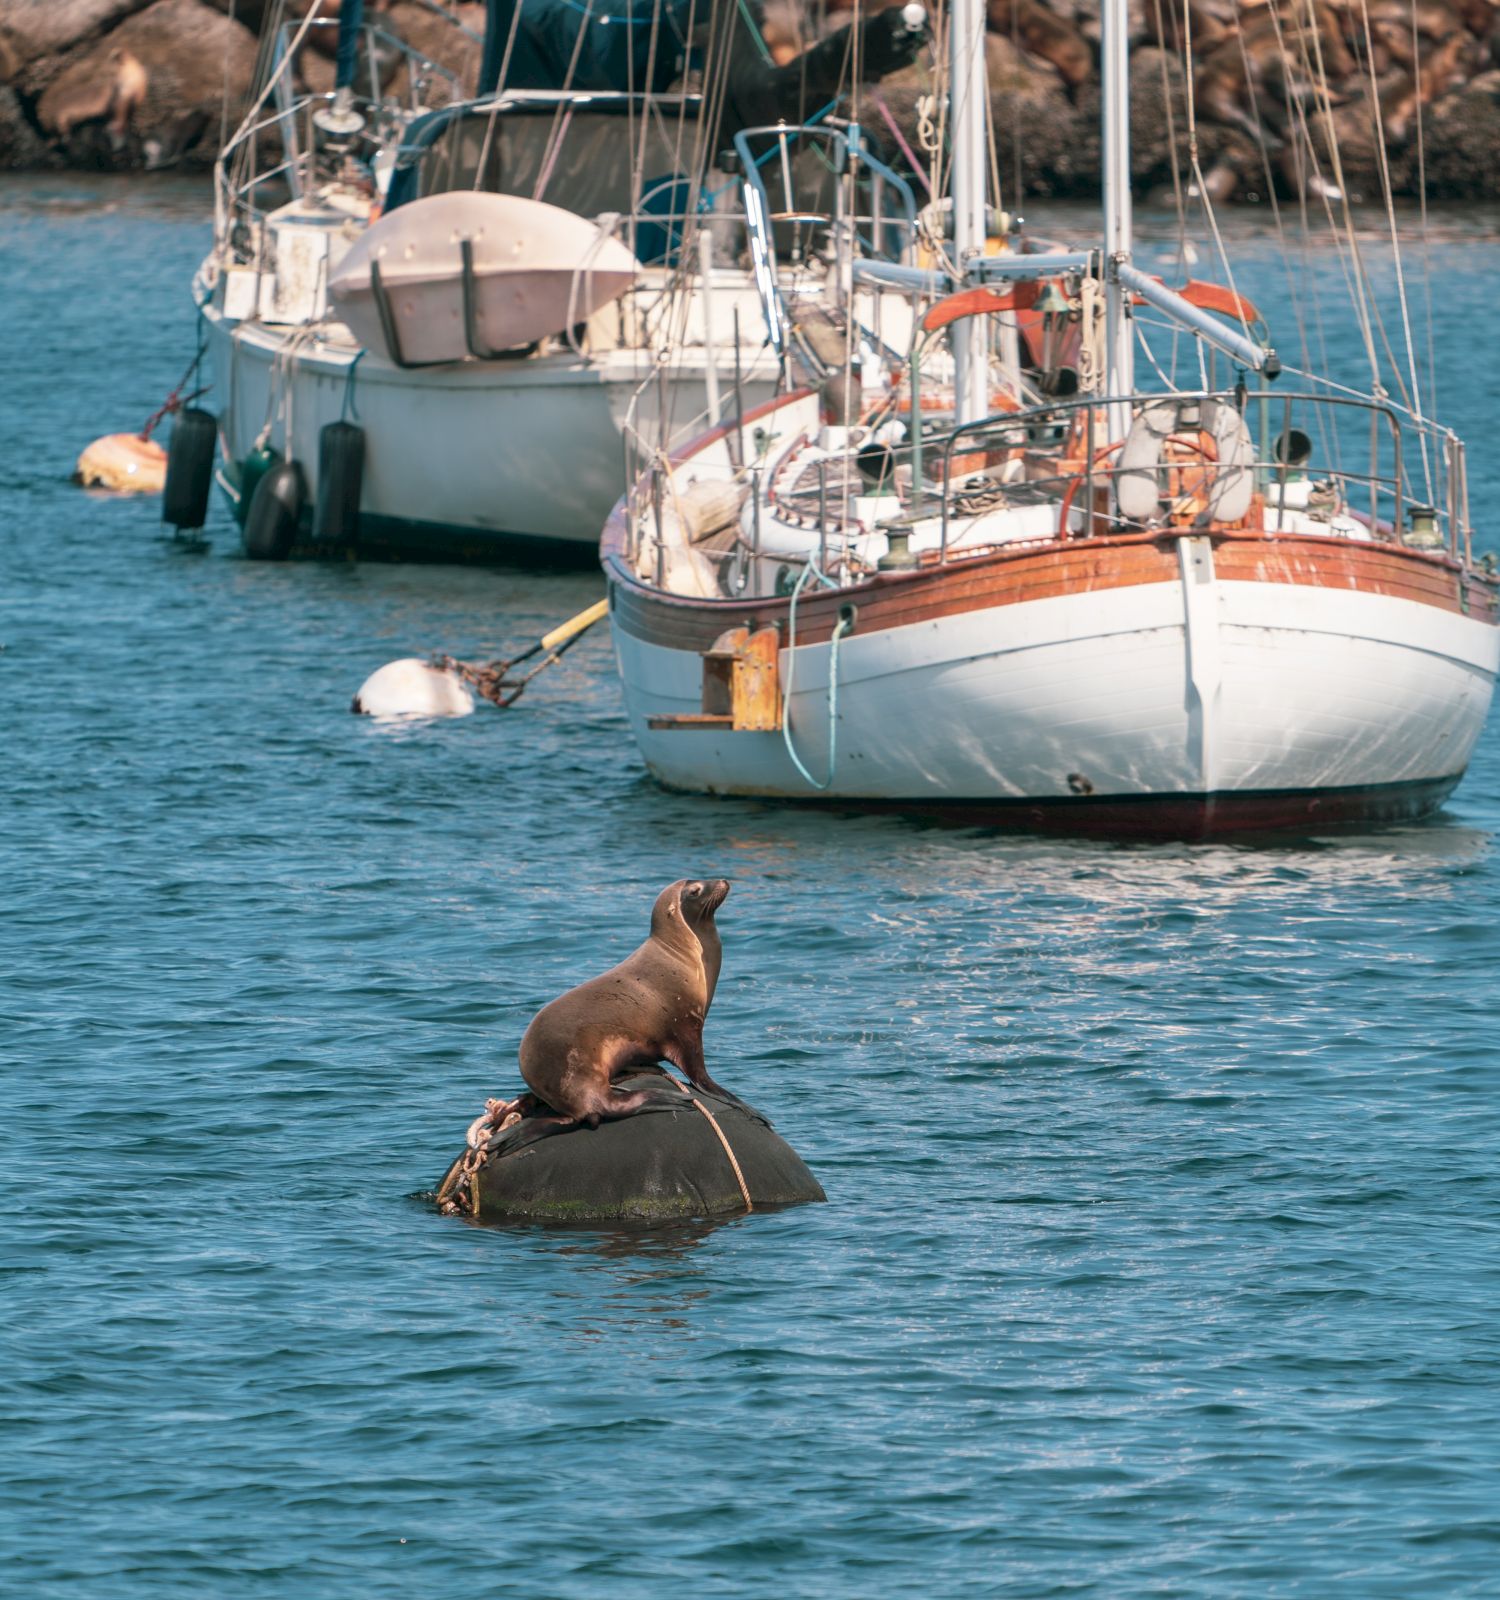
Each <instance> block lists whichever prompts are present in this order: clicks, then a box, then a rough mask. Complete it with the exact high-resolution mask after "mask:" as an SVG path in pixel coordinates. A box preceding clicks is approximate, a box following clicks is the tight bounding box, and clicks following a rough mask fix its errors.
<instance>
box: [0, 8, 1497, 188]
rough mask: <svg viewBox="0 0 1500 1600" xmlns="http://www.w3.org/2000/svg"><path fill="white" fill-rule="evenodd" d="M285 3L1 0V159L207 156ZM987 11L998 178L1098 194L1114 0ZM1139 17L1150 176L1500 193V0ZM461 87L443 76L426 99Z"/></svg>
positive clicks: (771, 23)
mask: <svg viewBox="0 0 1500 1600" xmlns="http://www.w3.org/2000/svg"><path fill="white" fill-rule="evenodd" d="M324 3H325V4H329V0H324ZM875 3H877V4H880V3H886V0H875ZM840 4H841V0H830V4H829V5H828V7H827V14H826V22H827V24H828V25H833V24H836V23H839V22H841V21H844V20H847V7H845V8H844V11H843V14H840V9H839V7H840ZM271 9H272V7H271V6H270V5H269V4H268V3H267V0H0V168H3V169H9V170H12V171H19V170H28V169H30V170H37V169H43V170H45V169H54V170H57V169H69V168H71V169H75V170H79V169H81V170H89V171H136V170H151V169H156V168H163V167H174V166H180V167H188V168H193V167H196V168H200V169H201V168H204V167H207V166H209V165H210V164H211V163H212V161H213V158H214V154H215V152H216V150H217V148H218V145H219V141H220V137H221V130H222V129H223V128H224V127H225V126H226V125H231V126H232V125H233V123H234V122H235V120H236V119H237V117H238V114H239V112H240V111H241V110H242V108H243V106H244V105H245V103H246V99H247V96H248V92H249V88H250V84H251V82H252V81H253V79H254V76H255V70H256V62H257V59H258V56H259V53H260V51H261V49H262V47H263V43H264V40H263V38H262V30H263V27H264V24H265V20H266V16H267V14H268V12H270V11H271ZM293 9H296V6H295V4H294V6H293ZM330 9H331V6H330ZM367 9H368V10H370V11H372V12H374V11H378V12H379V21H380V23H381V25H382V26H383V27H385V28H388V29H389V30H390V31H391V32H393V33H396V34H398V35H400V36H401V37H402V38H405V39H407V40H408V41H409V42H411V43H413V44H414V45H416V47H417V48H418V49H420V50H422V51H424V52H425V53H426V54H428V55H429V56H430V57H431V59H432V60H433V61H435V62H437V63H438V64H439V66H440V67H442V68H444V69H446V70H448V71H450V72H452V73H454V74H455V75H456V76H457V77H458V78H459V79H460V81H462V82H466V83H467V84H470V85H472V82H473V79H474V75H475V73H476V71H477V66H478V48H477V46H476V45H475V44H474V42H473V39H472V38H471V37H467V36H466V35H465V33H464V32H463V31H462V29H460V28H455V27H453V26H452V25H451V23H450V22H449V21H447V20H445V19H444V17H443V16H442V15H440V14H439V13H440V12H447V13H448V14H449V16H450V17H451V18H453V19H455V20H457V21H458V22H459V23H461V24H462V26H463V28H466V29H467V30H468V31H469V34H470V35H477V34H479V33H482V31H483V25H484V7H483V6H482V5H480V4H477V3H473V0H468V3H458V4H438V3H436V0H376V3H375V4H372V5H368V6H367ZM988 14H989V24H990V31H989V36H988V39H987V50H988V57H989V60H988V67H989V80H990V88H991V92H992V95H993V98H994V113H995V116H994V121H995V130H996V145H997V156H998V162H999V168H1000V174H1001V180H1002V183H1003V184H1004V185H1005V187H1006V188H1007V190H1008V191H1009V192H1010V193H1012V194H1014V193H1016V192H1017V191H1018V190H1019V192H1020V193H1022V194H1024V195H1028V196H1049V197H1055V198H1077V199H1083V198H1087V197H1090V196H1092V195H1094V194H1096V193H1097V190H1098V170H1099V81H1098V66H1097V62H1098V32H1099V27H1098V5H1097V0H1093V3H1092V4H1090V3H1089V0H1076V3H1075V0H988ZM1184 14H1185V15H1186V19H1187V20H1186V24H1184V21H1183V18H1184ZM806 19H807V8H806V7H805V6H804V5H803V3H802V0H766V7H765V30H764V31H765V34H766V37H767V39H768V41H769V43H770V45H771V47H772V49H773V50H774V51H776V52H777V54H778V56H779V57H782V58H784V57H785V56H786V55H788V54H789V53H792V52H794V51H795V49H796V47H797V43H798V42H799V41H803V42H805V41H807V40H808V39H809V37H810V34H809V31H808V22H807V20H806ZM1184 32H1186V33H1187V34H1188V35H1189V36H1190V42H1191V46H1192V48H1191V52H1190V57H1189V58H1190V59H1191V61H1192V63H1193V69H1192V73H1191V75H1189V73H1188V72H1187V71H1186V70H1185V68H1184V64H1183V63H1184V59H1185V54H1184V51H1183V48H1182V45H1183V35H1184ZM1132 34H1133V45H1134V48H1133V54H1132V62H1131V123H1132V175H1133V178H1134V182H1135V185H1136V187H1137V189H1138V190H1139V191H1140V192H1143V193H1151V192H1155V191H1167V192H1170V191H1171V190H1172V189H1173V187H1174V184H1175V185H1179V186H1184V187H1185V186H1187V185H1189V184H1190V183H1191V182H1192V181H1194V173H1193V169H1192V164H1191V159H1190V153H1191V143H1190V139H1189V128H1190V126H1191V125H1193V124H1194V123H1195V125H1196V149H1197V157H1198V172H1199V173H1200V174H1201V177H1202V181H1203V183H1204V185H1205V187H1206V188H1207V189H1208V190H1209V191H1210V192H1211V193H1212V194H1213V195H1214V197H1215V198H1216V199H1231V198H1233V199H1240V200H1247V201H1256V200H1263V199H1264V198H1266V196H1267V195H1268V194H1269V193H1270V192H1272V191H1275V192H1277V193H1279V194H1281V195H1283V196H1294V195H1297V194H1299V193H1301V192H1303V190H1304V189H1305V190H1308V191H1310V192H1313V193H1316V192H1317V191H1319V190H1320V189H1321V190H1323V191H1325V192H1328V191H1334V190H1338V189H1342V190H1344V191H1345V192H1347V193H1348V194H1349V195H1350V197H1351V198H1353V199H1364V200H1378V199H1379V198H1380V197H1381V195H1382V194H1383V192H1384V184H1385V183H1386V182H1387V181H1388V182H1389V185H1390V188H1391V192H1392V193H1393V194H1395V195H1397V196H1410V195H1415V194H1417V193H1418V192H1419V191H1420V188H1421V185H1422V182H1423V179H1424V177H1425V183H1426V192H1427V194H1428V195H1429V196H1430V197H1432V198H1434V199H1450V200H1453V199H1460V200H1476V199H1479V200H1485V199H1495V198H1500V0H1415V3H1414V0H1365V3H1362V4H1358V5H1352V6H1351V5H1346V4H1340V3H1336V0H1278V3H1277V4H1275V5H1271V4H1264V3H1262V4H1256V3H1253V0H1188V4H1187V8H1186V13H1184V10H1183V5H1182V0H1160V3H1158V0H1132ZM301 70H302V73H303V76H304V77H305V78H306V79H307V81H308V82H309V84H310V86H312V87H314V88H320V87H326V85H325V84H324V83H323V82H321V81H320V80H322V79H323V78H325V77H326V78H328V79H329V80H330V81H331V74H332V67H331V63H329V62H328V61H327V60H326V59H325V58H324V57H320V56H317V55H315V54H313V53H312V52H311V51H308V52H306V53H305V57H304V61H303V63H302V65H301ZM929 87H930V84H929V82H928V78H927V75H926V73H925V69H922V68H914V69H912V70H911V71H909V72H907V73H904V74H902V75H901V76H900V77H898V78H895V79H890V80H887V82H886V84H885V85H884V86H883V88H882V90H881V99H882V102H883V103H884V105H885V107H886V109H887V110H888V112H889V114H890V116H891V118H892V120H893V121H894V122H895V123H896V125H897V126H898V127H899V128H900V129H901V132H902V137H903V138H904V139H905V140H906V141H907V142H908V144H909V145H911V146H912V147H913V148H919V147H920V142H919V131H920V124H921V114H920V111H921V100H922V97H923V95H924V94H925V93H926V92H927V90H928V89H929ZM445 90H446V85H445V83H444V82H443V81H442V80H441V79H440V78H437V77H435V78H434V80H433V83H432V84H431V86H430V90H429V94H430V98H431V100H432V101H433V102H437V101H440V100H441V99H443V98H446V93H445ZM868 120H871V121H872V123H873V122H874V119H868ZM872 131H876V132H879V131H880V130H879V127H878V125H876V126H875V127H874V128H873V130H872ZM1174 150H1175V153H1176V160H1175V163H1174V159H1173V154H1174ZM1382 154H1383V156H1384V161H1383V162H1382ZM1382 166H1384V168H1385V171H1384V173H1383V172H1382Z"/></svg>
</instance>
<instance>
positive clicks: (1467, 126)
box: [1423, 72, 1500, 200]
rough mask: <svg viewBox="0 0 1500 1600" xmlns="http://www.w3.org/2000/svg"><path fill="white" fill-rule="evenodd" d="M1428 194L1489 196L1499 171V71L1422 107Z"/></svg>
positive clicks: (1469, 197)
mask: <svg viewBox="0 0 1500 1600" xmlns="http://www.w3.org/2000/svg"><path fill="white" fill-rule="evenodd" d="M1423 133H1424V136H1425V140H1426V145H1427V184H1428V192H1429V193H1430V194H1432V195H1433V196H1434V197H1435V198H1438V199H1443V200H1492V199H1494V197H1495V194H1496V190H1497V186H1500V185H1497V175H1500V72H1486V73H1483V74H1482V75H1481V76H1479V77H1477V78H1475V79H1474V81H1473V82H1472V83H1470V84H1469V85H1468V86H1467V87H1466V88H1463V89H1460V90H1458V91H1457V93H1455V94H1450V95H1448V96H1446V97H1445V98H1444V99H1442V100H1439V101H1438V102H1437V103H1436V104H1435V105H1431V106H1428V107H1427V108H1426V111H1425V114H1424V118H1423Z"/></svg>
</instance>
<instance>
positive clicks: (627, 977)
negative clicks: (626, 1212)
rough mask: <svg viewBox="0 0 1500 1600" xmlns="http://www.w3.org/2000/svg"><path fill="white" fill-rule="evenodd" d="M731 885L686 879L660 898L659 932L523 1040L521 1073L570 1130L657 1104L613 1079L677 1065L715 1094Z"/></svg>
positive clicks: (560, 1003) (654, 927) (564, 1000)
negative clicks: (723, 918) (708, 1038)
mask: <svg viewBox="0 0 1500 1600" xmlns="http://www.w3.org/2000/svg"><path fill="white" fill-rule="evenodd" d="M728 893H729V884H728V883H727V882H726V881H725V880H724V879H723V878H708V879H692V878H684V879H681V880H680V881H679V882H677V883H674V884H671V885H669V886H668V887H667V888H665V889H663V890H662V892H661V894H660V895H658V896H657V900H656V904H655V906H654V907H653V908H652V911H651V934H650V937H649V938H648V939H647V940H646V942H645V943H644V944H643V945H641V946H640V948H639V949H637V950H636V951H635V952H634V954H632V955H630V956H627V957H626V959H625V960H624V961H622V962H621V963H620V964H619V966H617V967H612V968H611V969H610V970H609V971H608V972H606V973H604V974H603V976H602V977H598V978H591V979H590V980H589V981H588V982H587V983H582V984H579V986H578V987H577V988H576V989H569V990H568V992H567V993H566V994H565V995H561V996H560V997H559V998H558V999H556V1000H554V1001H552V1002H551V1003H550V1004H549V1005H545V1006H543V1007H542V1009H541V1010H540V1011H538V1012H537V1014H536V1016H535V1017H533V1018H532V1020H531V1025H530V1026H529V1027H528V1028H527V1030H526V1033H525V1035H524V1036H523V1038H522V1040H521V1076H522V1077H523V1078H524V1079H525V1080H526V1083H527V1086H528V1087H529V1088H530V1089H531V1090H532V1092H533V1093H534V1094H535V1095H536V1096H537V1098H538V1099H539V1100H541V1101H544V1102H545V1103H546V1104H547V1105H549V1106H550V1107H551V1108H552V1109H553V1111H555V1112H557V1113H558V1120H559V1121H562V1122H566V1123H574V1122H587V1123H588V1124H590V1126H595V1127H597V1126H598V1124H599V1122H600V1121H601V1119H603V1118H606V1117H626V1116H629V1115H630V1114H631V1113H632V1112H633V1111H638V1110H639V1109H640V1108H641V1106H642V1105H644V1104H645V1102H646V1100H647V1099H648V1098H649V1096H648V1094H647V1092H646V1091H644V1090H637V1091H636V1092H635V1093H634V1094H621V1093H620V1092H619V1091H618V1090H616V1089H615V1088H614V1087H613V1080H614V1079H615V1078H616V1077H618V1076H620V1075H621V1074H622V1073H625V1072H628V1071H630V1070H631V1069H632V1068H636V1067H643V1066H655V1065H656V1064H657V1063H658V1062H660V1061H670V1062H671V1063H672V1064H673V1065H674V1066H677V1067H680V1068H681V1069H682V1071H683V1072H685V1073H686V1074H687V1076H688V1079H689V1080H690V1081H691V1082H692V1083H694V1084H696V1085H698V1086H699V1087H700V1088H705V1089H716V1088H717V1087H718V1085H717V1084H716V1083H715V1082H714V1081H713V1079H712V1078H710V1077H709V1075H708V1071H707V1069H706V1067H705V1066H704V1063H703V1021H704V1018H705V1017H706V1016H707V1015H708V1008H709V1006H710V1005H711V1004H712V1002H713V997H714V989H715V987H716V985H717V984H718V981H719V964H720V960H721V955H722V950H721V946H720V944H719V933H718V929H717V928H716V927H715V926H714V913H715V912H716V911H717V910H718V908H719V907H720V906H721V905H722V904H723V903H724V899H725V897H726V896H727V895H728Z"/></svg>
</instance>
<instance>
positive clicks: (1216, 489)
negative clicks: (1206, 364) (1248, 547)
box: [1115, 398, 1255, 526]
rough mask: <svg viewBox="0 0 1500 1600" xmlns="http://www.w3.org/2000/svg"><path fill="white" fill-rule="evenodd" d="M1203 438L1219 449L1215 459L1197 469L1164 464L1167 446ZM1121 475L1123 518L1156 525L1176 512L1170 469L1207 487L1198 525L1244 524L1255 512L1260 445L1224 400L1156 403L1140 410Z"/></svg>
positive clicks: (1196, 520) (1202, 492)
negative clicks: (1253, 499)
mask: <svg viewBox="0 0 1500 1600" xmlns="http://www.w3.org/2000/svg"><path fill="white" fill-rule="evenodd" d="M1199 433H1204V434H1207V435H1208V436H1209V438H1210V439H1212V441H1213V445H1214V459H1209V458H1207V457H1206V456H1205V457H1204V459H1203V460H1202V462H1201V464H1199V465H1198V466H1197V467H1195V466H1194V465H1193V464H1192V463H1189V462H1182V461H1177V462H1171V461H1167V460H1166V459H1165V452H1166V445H1167V441H1168V440H1169V439H1171V438H1172V436H1173V435H1174V434H1175V435H1177V436H1178V437H1185V436H1196V435H1197V434H1199ZM1119 466H1120V471H1119V477H1118V478H1117V480H1116V483H1115V495H1116V499H1117V503H1118V505H1119V508H1120V515H1121V516H1123V517H1128V518H1129V519H1130V520H1131V521H1132V522H1142V523H1151V522H1157V521H1159V520H1160V519H1161V517H1162V515H1163V513H1164V512H1166V511H1168V510H1169V509H1170V508H1171V501H1170V499H1169V498H1168V496H1169V493H1170V491H1169V490H1168V489H1167V487H1166V486H1165V485H1166V483H1167V482H1168V481H1169V480H1170V476H1171V469H1173V468H1177V469H1179V470H1186V471H1188V472H1196V473H1197V476H1198V480H1199V482H1200V483H1201V485H1202V487H1201V490H1200V492H1199V493H1198V495H1197V498H1198V499H1199V500H1200V501H1201V504H1200V505H1199V506H1198V507H1197V509H1196V511H1195V513H1194V516H1193V519H1192V520H1193V523H1194V525H1195V526H1202V525H1206V524H1207V523H1210V522H1239V521H1241V520H1242V519H1243V518H1244V516H1245V514H1246V513H1247V512H1248V511H1249V509H1250V499H1251V496H1252V495H1253V494H1254V493H1255V445H1254V443H1253V441H1252V440H1251V438H1250V430H1249V429H1248V428H1247V427H1246V426H1245V419H1244V418H1243V417H1242V416H1241V415H1240V414H1239V412H1238V411H1237V410H1236V409H1235V408H1234V407H1233V406H1232V405H1229V404H1227V403H1226V402H1224V401H1222V400H1179V399H1170V398H1169V399H1164V400H1152V401H1150V402H1149V403H1147V404H1146V405H1144V406H1142V407H1141V410H1140V414H1139V415H1138V416H1137V417H1136V419H1135V421H1134V422H1132V423H1131V425H1130V432H1129V433H1128V434H1127V435H1126V436H1125V443H1124V445H1123V446H1122V447H1121V450H1120V463H1119Z"/></svg>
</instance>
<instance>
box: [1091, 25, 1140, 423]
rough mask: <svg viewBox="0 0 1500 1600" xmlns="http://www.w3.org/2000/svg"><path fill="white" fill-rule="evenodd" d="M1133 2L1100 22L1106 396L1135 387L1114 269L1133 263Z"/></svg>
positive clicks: (1125, 302) (1125, 296) (1125, 297)
mask: <svg viewBox="0 0 1500 1600" xmlns="http://www.w3.org/2000/svg"><path fill="white" fill-rule="evenodd" d="M1128 6H1129V0H1103V3H1102V11H1101V17H1100V21H1101V22H1102V23H1103V34H1102V37H1101V40H1100V47H1101V48H1100V62H1099V67H1100V75H1101V77H1102V79H1103V89H1104V141H1103V148H1104V172H1103V177H1104V257H1105V278H1104V310H1105V324H1104V326H1105V345H1106V354H1105V363H1104V372H1105V381H1104V392H1105V393H1106V394H1111V395H1128V394H1130V393H1132V392H1133V391H1134V389H1135V346H1134V344H1133V343H1132V337H1131V336H1132V329H1131V325H1130V314H1129V307H1130V295H1129V291H1128V290H1127V289H1126V288H1125V287H1124V286H1123V285H1122V284H1121V283H1120V280H1119V278H1118V276H1117V273H1116V268H1118V267H1121V266H1127V267H1128V266H1129V265H1130V251H1131V218H1130V44H1129V27H1130V19H1129V16H1128V14H1127V13H1128ZM1110 412H1111V415H1110V437H1111V438H1113V439H1120V438H1123V437H1124V435H1125V432H1126V430H1127V429H1128V428H1129V426H1130V409H1129V407H1128V406H1112V407H1111V408H1110Z"/></svg>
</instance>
